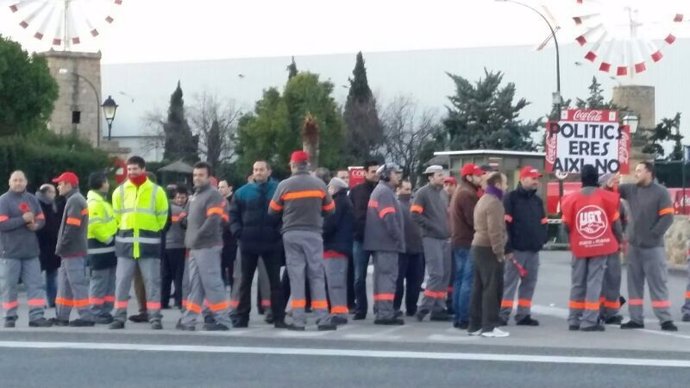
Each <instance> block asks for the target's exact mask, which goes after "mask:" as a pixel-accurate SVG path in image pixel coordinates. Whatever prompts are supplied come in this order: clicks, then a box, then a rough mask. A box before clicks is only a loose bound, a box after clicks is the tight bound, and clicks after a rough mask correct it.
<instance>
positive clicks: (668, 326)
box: [661, 321, 678, 331]
mask: <svg viewBox="0 0 690 388" xmlns="http://www.w3.org/2000/svg"><path fill="white" fill-rule="evenodd" d="M661 330H663V331H678V326H676V325H674V324H673V321H666V322H664V323H662V324H661Z"/></svg>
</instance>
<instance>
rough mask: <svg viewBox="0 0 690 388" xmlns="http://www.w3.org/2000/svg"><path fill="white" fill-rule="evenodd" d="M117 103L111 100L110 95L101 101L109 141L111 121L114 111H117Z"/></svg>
mask: <svg viewBox="0 0 690 388" xmlns="http://www.w3.org/2000/svg"><path fill="white" fill-rule="evenodd" d="M118 106H119V105H117V103H116V102H115V100H113V97H112V96H108V98H107V99H106V100H105V101H103V104H102V105H101V108H103V115H104V116H105V121H106V122H107V123H108V141H110V133H111V132H112V130H113V121H115V113H117V107H118Z"/></svg>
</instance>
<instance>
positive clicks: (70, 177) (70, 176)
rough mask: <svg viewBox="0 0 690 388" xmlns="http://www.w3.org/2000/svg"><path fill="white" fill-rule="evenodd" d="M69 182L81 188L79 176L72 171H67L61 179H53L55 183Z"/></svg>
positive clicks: (61, 175)
mask: <svg viewBox="0 0 690 388" xmlns="http://www.w3.org/2000/svg"><path fill="white" fill-rule="evenodd" d="M60 182H67V183H69V184H70V185H72V186H79V178H78V177H77V174H75V173H73V172H71V171H65V172H63V173H62V174H60V176H59V177H57V178H55V179H53V183H60Z"/></svg>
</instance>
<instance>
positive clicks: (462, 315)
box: [450, 163, 484, 330]
mask: <svg viewBox="0 0 690 388" xmlns="http://www.w3.org/2000/svg"><path fill="white" fill-rule="evenodd" d="M483 175H484V170H482V169H480V168H479V167H478V166H477V165H476V164H474V163H467V164H465V165H464V166H462V169H461V170H460V176H461V177H462V180H461V181H460V185H459V187H458V189H457V190H456V191H455V193H454V194H453V196H452V198H451V200H450V234H451V244H452V249H453V261H454V263H455V281H454V282H453V297H452V302H453V311H454V312H455V315H454V319H453V327H455V328H458V329H461V330H467V327H468V326H469V322H470V316H469V309H470V296H471V295H472V279H473V277H474V259H473V258H472V256H471V255H470V248H471V247H472V238H473V237H474V207H475V206H476V205H477V201H479V190H480V187H481V183H482V176H483Z"/></svg>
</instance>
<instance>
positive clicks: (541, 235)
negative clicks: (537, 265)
mask: <svg viewBox="0 0 690 388" xmlns="http://www.w3.org/2000/svg"><path fill="white" fill-rule="evenodd" d="M503 206H504V207H505V210H506V229H507V231H508V243H507V244H506V253H510V252H512V251H513V250H516V251H526V252H539V251H540V250H541V249H542V247H543V246H544V244H545V243H546V239H547V235H546V229H547V227H548V224H547V219H546V213H545V211H544V202H543V201H542V199H541V198H540V197H539V196H538V195H537V193H536V191H534V190H525V189H524V188H523V187H522V185H521V184H518V187H517V189H515V190H513V191H511V192H509V193H508V194H506V196H505V198H503Z"/></svg>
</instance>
